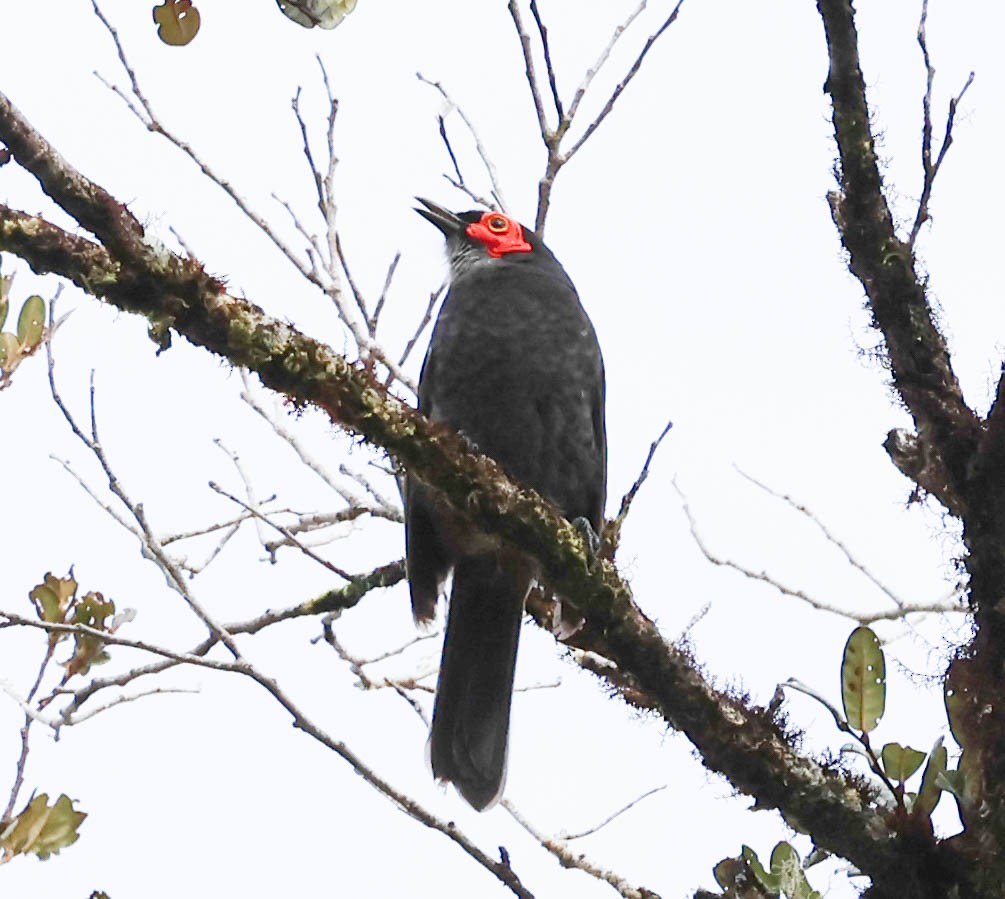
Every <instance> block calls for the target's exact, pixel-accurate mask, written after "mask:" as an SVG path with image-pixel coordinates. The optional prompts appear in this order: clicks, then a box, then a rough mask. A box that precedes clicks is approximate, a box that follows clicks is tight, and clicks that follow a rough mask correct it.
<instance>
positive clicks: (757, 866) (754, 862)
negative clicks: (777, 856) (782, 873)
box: [740, 846, 780, 893]
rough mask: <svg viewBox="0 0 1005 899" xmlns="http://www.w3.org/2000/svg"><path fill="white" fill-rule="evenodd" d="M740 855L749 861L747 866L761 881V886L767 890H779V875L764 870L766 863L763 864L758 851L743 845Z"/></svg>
mask: <svg viewBox="0 0 1005 899" xmlns="http://www.w3.org/2000/svg"><path fill="white" fill-rule="evenodd" d="M740 857H741V858H742V859H743V860H744V861H745V862H746V863H747V866H748V867H749V868H750V870H751V871H752V872H753V874H754V877H756V878H757V879H758V881H760V884H761V886H763V887H764V888H765V889H766V890H771V891H773V892H776V893H777V892H778V888H779V886H780V881H779V879H778V877H777V876H776V875H775V874H774V873H773V872H771V873H769V872H768V871H765V870H764V865H762V864H761V861H760V859H759V858H758V857H757V853H756V852H754V850H753V849H751V848H750V847H749V846H743V847H742V848H741V850H740Z"/></svg>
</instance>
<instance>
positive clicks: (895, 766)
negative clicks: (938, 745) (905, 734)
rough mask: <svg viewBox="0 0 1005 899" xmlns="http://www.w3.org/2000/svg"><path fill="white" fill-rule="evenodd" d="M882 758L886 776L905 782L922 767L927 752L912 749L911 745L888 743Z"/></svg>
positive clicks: (881, 754)
mask: <svg viewBox="0 0 1005 899" xmlns="http://www.w3.org/2000/svg"><path fill="white" fill-rule="evenodd" d="M880 759H881V760H882V762H883V770H884V771H885V772H886V776H887V777H889V778H890V780H896V781H899V782H900V783H903V782H904V781H905V780H907V778H909V777H910V776H911V775H912V774H914V772H915V771H917V770H918V769H919V768H920V767H921V763H922V762H923V761H924V760H925V753H923V752H919V751H918V750H917V749H911V747H910V746H901V745H900V743H887V744H886V746H884V747H883V750H882V752H881V753H880Z"/></svg>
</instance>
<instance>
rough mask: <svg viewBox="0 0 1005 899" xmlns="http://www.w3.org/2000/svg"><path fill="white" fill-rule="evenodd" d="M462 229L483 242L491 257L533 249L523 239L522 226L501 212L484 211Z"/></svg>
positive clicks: (527, 251) (528, 251) (469, 235)
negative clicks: (475, 220) (479, 216)
mask: <svg viewBox="0 0 1005 899" xmlns="http://www.w3.org/2000/svg"><path fill="white" fill-rule="evenodd" d="M464 230H465V233H466V234H467V235H468V237H471V238H474V239H475V240H477V241H480V242H481V243H482V244H484V245H485V249H486V250H487V251H488V254H489V256H491V257H492V258H493V259H498V258H499V257H500V256H505V255H506V254H507V253H530V252H531V251H532V250H533V249H534V248H533V247H532V246H531V245H530V244H529V243H527V241H526V240H524V237H523V226H522V225H521V224H520V223H519V222H515V221H513V219H511V218H510V217H509V216H506V215H503V214H502V213H501V212H486V213H485V214H484V215H483V216H482V217H481V219H479V220H478V221H477V222H472V223H471V224H470V225H468V227H467V228H465V229H464Z"/></svg>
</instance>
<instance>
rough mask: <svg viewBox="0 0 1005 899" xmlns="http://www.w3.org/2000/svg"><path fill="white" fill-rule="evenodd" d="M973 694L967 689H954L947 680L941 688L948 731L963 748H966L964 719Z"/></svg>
mask: <svg viewBox="0 0 1005 899" xmlns="http://www.w3.org/2000/svg"><path fill="white" fill-rule="evenodd" d="M972 696H973V694H972V693H971V692H970V691H969V690H968V689H966V688H965V689H963V690H954V689H952V688H951V687H950V686H949V682H948V681H947V682H946V683H945V685H944V688H943V699H944V700H945V703H946V716H947V717H948V718H949V731H950V733H952V735H953V739H954V740H956V742H957V743H959V745H960V747H961V748H963V749H966V748H967V741H966V739H965V733H964V720H965V715H966V709H967V706H968V705H970V704H972V702H973V699H972Z"/></svg>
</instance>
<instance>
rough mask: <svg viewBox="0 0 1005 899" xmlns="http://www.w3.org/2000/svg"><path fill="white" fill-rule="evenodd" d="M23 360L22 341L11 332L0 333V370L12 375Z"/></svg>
mask: <svg viewBox="0 0 1005 899" xmlns="http://www.w3.org/2000/svg"><path fill="white" fill-rule="evenodd" d="M20 358H21V341H19V340H18V339H17V338H16V337H15V336H14V335H13V334H11V332H10V331H0V368H2V369H3V370H4V371H5V372H7V373H10V372H11V371H12V370H13V368H14V366H15V365H17V363H18V360H20Z"/></svg>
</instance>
